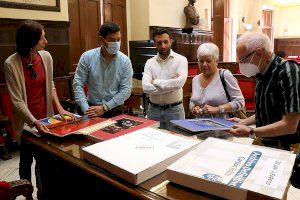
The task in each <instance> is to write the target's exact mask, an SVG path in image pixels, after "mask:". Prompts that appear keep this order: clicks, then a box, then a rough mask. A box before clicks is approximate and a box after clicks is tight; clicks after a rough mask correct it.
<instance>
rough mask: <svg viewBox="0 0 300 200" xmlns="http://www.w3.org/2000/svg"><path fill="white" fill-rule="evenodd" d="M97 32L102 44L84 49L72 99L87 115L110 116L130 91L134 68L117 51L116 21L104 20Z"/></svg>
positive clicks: (114, 113)
mask: <svg viewBox="0 0 300 200" xmlns="http://www.w3.org/2000/svg"><path fill="white" fill-rule="evenodd" d="M99 35H100V45H101V46H100V47H99V48H95V49H91V50H89V51H86V52H84V53H83V54H82V56H81V57H80V60H79V63H78V65H77V68H76V72H75V76H74V81H73V88H74V93H75V100H76V102H77V104H78V105H79V106H80V108H81V110H82V112H83V113H84V114H86V115H88V116H90V117H94V116H102V117H113V116H116V115H118V114H121V112H122V109H120V107H121V105H122V104H123V103H124V101H125V100H126V99H128V98H129V96H130V94H131V79H132V75H133V70H132V65H131V61H130V59H129V58H128V57H127V56H126V55H125V54H123V53H122V52H120V51H119V50H120V45H121V32H120V27H119V25H118V24H115V23H112V22H105V23H104V24H103V25H102V26H101V27H100V30H99ZM85 85H86V86H87V87H88V94H87V96H86V94H85V91H84V87H85Z"/></svg>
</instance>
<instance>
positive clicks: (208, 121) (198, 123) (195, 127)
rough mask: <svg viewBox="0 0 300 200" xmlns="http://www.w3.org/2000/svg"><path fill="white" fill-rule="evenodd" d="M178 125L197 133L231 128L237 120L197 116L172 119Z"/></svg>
mask: <svg viewBox="0 0 300 200" xmlns="http://www.w3.org/2000/svg"><path fill="white" fill-rule="evenodd" d="M171 123H172V124H174V125H175V126H176V127H178V128H180V129H183V130H185V131H188V132H192V133H196V132H202V131H216V130H230V129H231V127H232V126H233V125H234V124H236V122H231V121H227V120H225V119H221V118H195V119H181V120H171Z"/></svg>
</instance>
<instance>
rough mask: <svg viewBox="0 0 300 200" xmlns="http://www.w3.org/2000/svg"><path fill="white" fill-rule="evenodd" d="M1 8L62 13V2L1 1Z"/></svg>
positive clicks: (46, 0) (57, 0)
mask: <svg viewBox="0 0 300 200" xmlns="http://www.w3.org/2000/svg"><path fill="white" fill-rule="evenodd" d="M0 7H6V8H18V9H28V10H44V11H54V12H60V0H30V1H25V0H0Z"/></svg>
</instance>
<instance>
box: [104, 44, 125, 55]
mask: <svg viewBox="0 0 300 200" xmlns="http://www.w3.org/2000/svg"><path fill="white" fill-rule="evenodd" d="M103 46H104V45H103ZM120 46H121V42H107V47H106V46H104V48H105V49H106V51H107V53H109V54H110V55H115V54H117V53H118V51H119V50H120Z"/></svg>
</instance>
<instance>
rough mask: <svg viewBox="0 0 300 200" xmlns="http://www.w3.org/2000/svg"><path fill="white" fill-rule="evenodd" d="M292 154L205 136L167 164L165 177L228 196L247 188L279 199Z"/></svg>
mask: <svg viewBox="0 0 300 200" xmlns="http://www.w3.org/2000/svg"><path fill="white" fill-rule="evenodd" d="M294 162H295V154H292V153H291V152H288V151H283V150H278V149H273V148H267V147H261V146H256V145H245V144H239V143H235V142H229V141H225V140H220V139H216V138H208V139H206V140H205V141H204V142H202V143H201V144H200V145H198V147H197V148H194V149H193V150H192V151H190V152H189V153H187V154H186V155H185V156H183V157H182V158H180V159H179V160H177V161H176V162H175V163H173V164H172V165H171V166H169V167H168V168H167V179H168V180H170V181H171V182H174V183H177V184H180V185H184V186H187V187H190V188H193V189H196V190H200V191H203V192H206V193H209V194H213V195H216V196H219V197H223V198H228V199H246V197H247V191H252V192H254V193H258V194H262V195H265V196H268V197H272V198H275V199H282V198H283V197H284V195H285V192H286V188H287V186H288V185H289V178H290V175H291V172H292V168H293V165H294Z"/></svg>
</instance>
